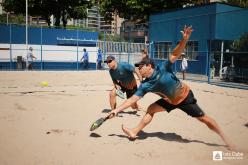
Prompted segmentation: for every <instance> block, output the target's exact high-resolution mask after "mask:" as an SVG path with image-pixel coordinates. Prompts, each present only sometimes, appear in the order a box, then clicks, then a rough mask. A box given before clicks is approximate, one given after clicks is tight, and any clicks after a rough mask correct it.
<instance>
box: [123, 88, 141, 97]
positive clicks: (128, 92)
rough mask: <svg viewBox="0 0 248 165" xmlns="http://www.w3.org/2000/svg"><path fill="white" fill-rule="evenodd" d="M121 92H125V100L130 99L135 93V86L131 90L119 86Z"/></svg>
mask: <svg viewBox="0 0 248 165" xmlns="http://www.w3.org/2000/svg"><path fill="white" fill-rule="evenodd" d="M121 90H122V91H123V92H126V94H127V98H130V97H131V96H133V94H134V93H135V92H136V91H137V86H135V87H133V89H127V88H124V87H122V86H121Z"/></svg>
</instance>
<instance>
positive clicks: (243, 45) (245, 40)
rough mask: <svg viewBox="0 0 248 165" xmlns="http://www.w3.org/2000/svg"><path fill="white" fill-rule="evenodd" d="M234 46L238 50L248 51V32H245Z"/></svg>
mask: <svg viewBox="0 0 248 165" xmlns="http://www.w3.org/2000/svg"><path fill="white" fill-rule="evenodd" d="M232 48H233V50H234V51H237V52H248V32H246V33H244V34H243V35H242V36H241V37H240V39H238V40H235V41H234V43H233V46H232Z"/></svg>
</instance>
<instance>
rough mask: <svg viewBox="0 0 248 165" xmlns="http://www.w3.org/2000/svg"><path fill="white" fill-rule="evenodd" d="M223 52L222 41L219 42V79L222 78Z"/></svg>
mask: <svg viewBox="0 0 248 165" xmlns="http://www.w3.org/2000/svg"><path fill="white" fill-rule="evenodd" d="M223 51H224V41H222V42H221V53H220V78H222V74H221V73H222V66H223Z"/></svg>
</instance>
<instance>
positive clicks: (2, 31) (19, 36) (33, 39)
mask: <svg viewBox="0 0 248 165" xmlns="http://www.w3.org/2000/svg"><path fill="white" fill-rule="evenodd" d="M9 31H10V25H0V36H1V37H0V42H1V43H9V42H10V39H9ZM11 31H12V43H13V44H25V43H26V29H25V26H18V25H11ZM28 33H29V35H28V40H29V42H28V43H29V44H40V43H41V29H40V28H32V27H29V28H28ZM57 38H65V39H75V40H76V39H77V30H65V29H49V28H42V43H43V44H44V45H57V44H58V41H57ZM78 39H80V40H98V33H97V32H87V31H80V30H79V31H78Z"/></svg>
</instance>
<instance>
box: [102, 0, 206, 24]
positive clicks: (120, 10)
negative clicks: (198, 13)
mask: <svg viewBox="0 0 248 165" xmlns="http://www.w3.org/2000/svg"><path fill="white" fill-rule="evenodd" d="M204 2H205V1H203V0H202V1H199V0H198V1H197V0H191V1H187V0H181V1H176V0H154V1H152V0H149V1H144V0H99V1H98V3H99V6H100V11H101V14H102V15H104V17H105V19H106V20H109V21H111V20H112V19H113V14H114V13H116V14H118V15H119V16H120V17H123V18H126V19H129V20H140V22H146V21H148V19H149V15H150V14H152V13H158V12H163V11H167V10H170V9H176V8H181V7H183V6H184V5H187V4H193V5H194V4H201V3H204Z"/></svg>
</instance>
